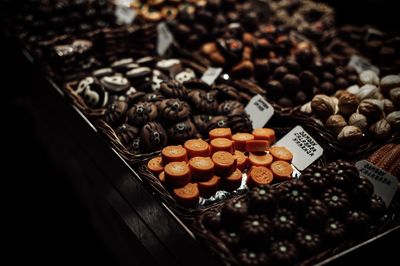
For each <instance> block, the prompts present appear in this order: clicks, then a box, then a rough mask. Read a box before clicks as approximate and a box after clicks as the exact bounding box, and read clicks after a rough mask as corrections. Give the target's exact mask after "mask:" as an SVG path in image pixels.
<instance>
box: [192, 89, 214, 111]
mask: <svg viewBox="0 0 400 266" xmlns="http://www.w3.org/2000/svg"><path fill="white" fill-rule="evenodd" d="M189 98H190V101H191V103H192V104H193V106H194V107H195V109H196V110H197V111H199V112H202V113H205V114H215V113H216V112H217V110H218V102H217V100H216V99H215V95H214V94H213V93H211V92H205V91H200V90H195V91H191V92H190V93H189Z"/></svg>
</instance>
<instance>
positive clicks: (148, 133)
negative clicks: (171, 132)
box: [140, 122, 168, 152]
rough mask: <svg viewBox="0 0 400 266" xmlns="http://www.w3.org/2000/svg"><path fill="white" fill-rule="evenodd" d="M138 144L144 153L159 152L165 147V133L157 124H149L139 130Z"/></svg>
mask: <svg viewBox="0 0 400 266" xmlns="http://www.w3.org/2000/svg"><path fill="white" fill-rule="evenodd" d="M140 142H141V143H140V145H141V149H142V150H143V151H145V152H152V151H157V150H161V149H162V148H164V147H165V146H166V145H167V142H168V138H167V133H166V132H165V130H164V128H163V127H162V126H161V125H160V124H159V123H156V122H149V123H147V124H145V125H144V126H143V127H142V129H141V130H140Z"/></svg>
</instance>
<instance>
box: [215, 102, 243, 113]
mask: <svg viewBox="0 0 400 266" xmlns="http://www.w3.org/2000/svg"><path fill="white" fill-rule="evenodd" d="M243 112H244V106H243V104H241V103H240V102H238V101H232V100H230V101H224V102H222V103H220V105H219V106H218V114H220V115H229V114H234V115H235V114H240V113H243Z"/></svg>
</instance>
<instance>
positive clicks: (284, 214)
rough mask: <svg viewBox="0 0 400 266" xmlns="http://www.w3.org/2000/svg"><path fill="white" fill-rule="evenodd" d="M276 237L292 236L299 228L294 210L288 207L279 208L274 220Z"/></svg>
mask: <svg viewBox="0 0 400 266" xmlns="http://www.w3.org/2000/svg"><path fill="white" fill-rule="evenodd" d="M272 222H273V227H274V234H275V237H276V238H278V239H280V238H290V237H292V236H293V234H294V232H295V231H296V228H297V219H296V217H295V216H294V214H293V213H292V212H290V211H289V210H286V209H283V208H281V209H279V210H278V211H277V212H276V214H275V217H274V218H273V220H272Z"/></svg>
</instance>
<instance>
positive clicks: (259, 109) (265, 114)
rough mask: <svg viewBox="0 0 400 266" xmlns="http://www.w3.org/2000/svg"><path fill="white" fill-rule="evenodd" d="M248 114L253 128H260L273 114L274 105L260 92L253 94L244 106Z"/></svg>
mask: <svg viewBox="0 0 400 266" xmlns="http://www.w3.org/2000/svg"><path fill="white" fill-rule="evenodd" d="M245 110H246V112H247V113H248V114H249V115H250V119H251V121H252V124H253V128H262V127H264V125H265V124H266V123H267V122H268V120H270V119H271V117H272V116H273V115H274V112H275V110H274V107H272V105H270V104H269V103H268V102H267V101H266V100H265V99H264V98H263V97H262V96H261V95H260V94H257V95H256V96H254V97H253V98H252V99H251V100H250V102H249V103H248V104H247V106H246V108H245Z"/></svg>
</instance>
